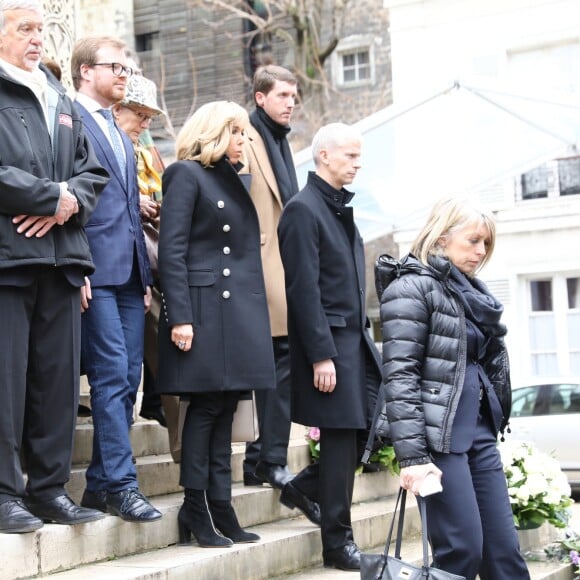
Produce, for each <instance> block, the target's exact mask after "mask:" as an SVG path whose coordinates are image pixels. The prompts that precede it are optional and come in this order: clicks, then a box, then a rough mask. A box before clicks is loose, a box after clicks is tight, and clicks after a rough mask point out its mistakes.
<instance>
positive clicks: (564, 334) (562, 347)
mask: <svg viewBox="0 0 580 580" xmlns="http://www.w3.org/2000/svg"><path fill="white" fill-rule="evenodd" d="M567 278H580V272H557V273H546V274H541V275H538V276H529V277H527V279H526V295H527V308H526V314H527V319H528V328H529V327H530V323H529V321H530V320H531V319H532V318H533V317H540V316H546V313H545V312H532V295H531V282H532V281H536V280H551V282H552V310H551V311H550V315H553V316H554V325H555V335H556V347H555V354H556V359H557V366H558V374H560V375H570V374H571V371H570V354H571V352H572V349H571V347H570V345H569V342H568V314H569V313H570V312H577V311H578V309H573V310H570V309H569V308H568V294H567V287H566V279H567ZM527 350H528V357H529V364H530V369H533V368H534V364H533V359H532V356H533V355H534V354H540V353H539V352H532V349H531V343H530V341H529V340H528V347H527ZM575 352H576V351H575ZM550 353H551V354H553V351H550ZM546 354H548V351H546Z"/></svg>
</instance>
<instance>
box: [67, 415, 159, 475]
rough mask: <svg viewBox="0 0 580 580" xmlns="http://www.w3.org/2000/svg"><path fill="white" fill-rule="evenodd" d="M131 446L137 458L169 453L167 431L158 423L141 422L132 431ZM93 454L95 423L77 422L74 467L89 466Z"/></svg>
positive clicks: (137, 422) (85, 420)
mask: <svg viewBox="0 0 580 580" xmlns="http://www.w3.org/2000/svg"><path fill="white" fill-rule="evenodd" d="M130 439H131V446H132V448H133V455H135V457H143V456H145V455H163V454H166V453H169V437H168V436H167V429H165V428H164V427H161V425H159V423H157V421H145V420H142V419H141V420H139V421H136V422H135V423H134V424H133V427H132V428H131V431H130ZM92 453H93V423H92V420H90V419H86V418H85V419H83V420H82V421H77V427H76V430H75V437H74V443H73V465H84V464H88V463H89V461H90V460H91V456H92Z"/></svg>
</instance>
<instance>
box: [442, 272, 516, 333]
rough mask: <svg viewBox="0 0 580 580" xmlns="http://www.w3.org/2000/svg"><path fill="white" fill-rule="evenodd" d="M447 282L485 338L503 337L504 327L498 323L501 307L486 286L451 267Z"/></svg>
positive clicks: (468, 316)
mask: <svg viewBox="0 0 580 580" xmlns="http://www.w3.org/2000/svg"><path fill="white" fill-rule="evenodd" d="M449 281H450V283H451V286H452V287H453V289H454V290H455V292H456V293H457V296H458V298H459V300H460V301H461V303H462V304H463V308H464V310H465V316H466V317H467V318H468V319H469V320H471V322H473V323H474V324H475V325H476V326H477V327H478V328H479V329H480V330H481V331H482V332H483V333H484V334H485V335H486V336H488V337H492V336H504V335H505V334H506V332H507V330H506V327H505V325H503V324H502V323H501V322H500V318H501V315H502V313H503V306H502V305H501V304H500V303H499V302H498V301H497V300H496V299H495V298H494V297H493V296H492V295H491V294H490V292H489V290H488V289H487V286H486V285H485V284H484V283H483V282H481V280H478V279H477V278H468V277H467V276H466V275H465V274H463V273H462V272H460V271H459V270H458V269H457V268H456V267H455V266H453V265H451V270H450V272H449Z"/></svg>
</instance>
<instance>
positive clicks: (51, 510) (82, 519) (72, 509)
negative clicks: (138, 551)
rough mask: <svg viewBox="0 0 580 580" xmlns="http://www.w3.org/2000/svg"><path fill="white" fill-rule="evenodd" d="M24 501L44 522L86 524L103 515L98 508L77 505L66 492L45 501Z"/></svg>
mask: <svg viewBox="0 0 580 580" xmlns="http://www.w3.org/2000/svg"><path fill="white" fill-rule="evenodd" d="M25 503H26V506H27V507H28V509H29V510H30V512H31V513H33V514H34V515H35V516H36V517H38V518H40V519H41V520H42V521H44V522H46V523H52V524H86V523H87V522H94V521H95V520H100V519H102V518H104V517H105V515H104V514H103V513H102V512H100V511H98V510H94V509H89V508H85V507H79V506H78V505H76V504H75V503H74V502H73V500H72V499H71V498H70V497H69V496H68V495H66V493H65V494H63V495H59V496H58V497H55V498H53V499H50V500H46V501H37V500H34V499H32V498H31V499H26V500H25Z"/></svg>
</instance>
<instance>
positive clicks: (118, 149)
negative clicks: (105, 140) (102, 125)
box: [99, 109, 127, 179]
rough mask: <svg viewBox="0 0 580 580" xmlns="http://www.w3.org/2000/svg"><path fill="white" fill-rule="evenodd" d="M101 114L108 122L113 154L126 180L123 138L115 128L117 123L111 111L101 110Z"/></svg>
mask: <svg viewBox="0 0 580 580" xmlns="http://www.w3.org/2000/svg"><path fill="white" fill-rule="evenodd" d="M99 113H101V115H103V117H105V120H106V121H107V127H108V128H109V135H110V136H111V141H112V142H113V152H114V153H115V157H116V158H117V163H118V164H119V167H120V169H121V174H122V175H123V179H127V178H126V175H127V174H126V170H127V168H126V163H125V155H124V154H123V142H122V141H121V136H120V135H119V131H117V127H116V126H115V122H114V121H113V113H111V111H110V110H109V109H99Z"/></svg>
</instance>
